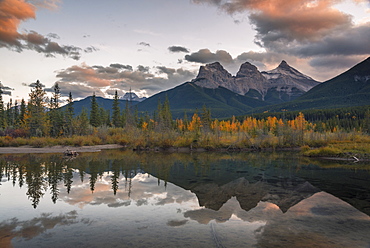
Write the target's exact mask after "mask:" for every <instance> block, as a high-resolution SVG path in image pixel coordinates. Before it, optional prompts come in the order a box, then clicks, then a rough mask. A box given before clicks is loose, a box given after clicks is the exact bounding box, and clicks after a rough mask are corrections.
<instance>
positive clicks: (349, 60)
mask: <svg viewBox="0 0 370 248" xmlns="http://www.w3.org/2000/svg"><path fill="white" fill-rule="evenodd" d="M360 60H361V59H359V58H358V57H346V59H343V57H338V56H325V57H316V58H314V59H312V60H310V61H309V65H310V66H312V67H314V68H316V69H324V70H327V69H340V70H343V69H348V68H351V67H353V66H354V65H356V64H357V63H358V62H359V61H360Z"/></svg>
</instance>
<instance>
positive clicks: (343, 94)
mask: <svg viewBox="0 0 370 248" xmlns="http://www.w3.org/2000/svg"><path fill="white" fill-rule="evenodd" d="M362 105H370V57H369V58H367V59H366V60H364V61H362V62H360V63H359V64H357V65H355V66H353V67H352V68H350V69H349V70H347V71H345V72H343V73H342V74H340V75H338V76H336V77H334V78H332V79H330V80H328V81H325V82H323V83H321V84H319V85H317V86H316V87H313V88H312V89H311V90H309V91H308V92H307V93H305V94H304V95H302V96H300V97H299V98H296V99H295V100H293V101H291V102H286V103H282V104H277V105H271V106H267V107H263V108H257V109H255V110H254V111H253V112H254V113H256V112H264V111H269V112H280V111H282V110H284V111H296V110H305V109H329V108H343V107H353V106H362ZM250 112H251V111H250Z"/></svg>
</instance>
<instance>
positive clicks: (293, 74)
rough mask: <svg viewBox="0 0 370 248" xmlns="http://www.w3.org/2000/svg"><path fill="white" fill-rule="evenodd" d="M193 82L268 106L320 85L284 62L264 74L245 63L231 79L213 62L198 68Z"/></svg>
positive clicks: (226, 72) (290, 98)
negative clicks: (224, 90) (252, 99)
mask: <svg viewBox="0 0 370 248" xmlns="http://www.w3.org/2000/svg"><path fill="white" fill-rule="evenodd" d="M192 82H193V83H194V84H196V85H198V86H200V87H204V88H211V89H215V88H218V87H224V88H226V89H229V90H231V91H233V92H235V93H238V94H240V95H245V96H249V97H252V98H256V99H259V100H262V101H266V102H268V103H270V104H275V103H281V102H286V101H291V100H293V99H295V98H297V97H299V96H301V95H303V94H304V93H305V92H307V91H308V90H310V89H311V88H313V87H315V86H316V85H318V84H320V83H319V82H318V81H315V80H314V79H312V78H311V77H309V76H306V75H304V74H303V73H301V72H299V71H298V70H296V69H294V68H293V67H291V66H289V65H288V64H287V62H285V61H282V62H281V63H280V65H279V66H278V67H277V68H275V69H273V70H271V71H266V72H260V71H258V69H257V67H256V66H254V65H252V64H250V63H249V62H245V63H244V64H242V65H241V66H240V69H239V71H238V72H237V74H236V76H232V75H231V74H230V73H229V72H228V71H227V70H225V69H224V68H223V67H222V65H221V64H220V63H218V62H215V63H212V64H207V65H205V66H201V67H200V69H199V73H198V76H197V77H196V78H195V79H194V80H192Z"/></svg>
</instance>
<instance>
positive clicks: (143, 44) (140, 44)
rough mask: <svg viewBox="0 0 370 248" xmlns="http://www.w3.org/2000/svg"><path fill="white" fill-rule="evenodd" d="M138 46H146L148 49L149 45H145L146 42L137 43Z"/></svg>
mask: <svg viewBox="0 0 370 248" xmlns="http://www.w3.org/2000/svg"><path fill="white" fill-rule="evenodd" d="M138 45H139V46H146V47H150V44H149V43H146V42H139V43H138Z"/></svg>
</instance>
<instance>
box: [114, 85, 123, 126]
mask: <svg viewBox="0 0 370 248" xmlns="http://www.w3.org/2000/svg"><path fill="white" fill-rule="evenodd" d="M112 124H113V126H114V127H121V126H122V124H121V109H120V107H119V101H118V93H117V91H116V93H115V94H114V100H113V106H112Z"/></svg>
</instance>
